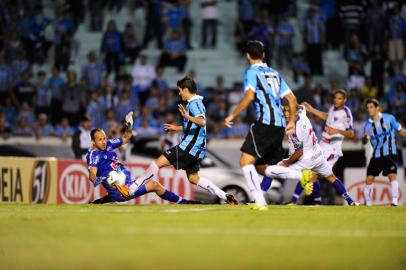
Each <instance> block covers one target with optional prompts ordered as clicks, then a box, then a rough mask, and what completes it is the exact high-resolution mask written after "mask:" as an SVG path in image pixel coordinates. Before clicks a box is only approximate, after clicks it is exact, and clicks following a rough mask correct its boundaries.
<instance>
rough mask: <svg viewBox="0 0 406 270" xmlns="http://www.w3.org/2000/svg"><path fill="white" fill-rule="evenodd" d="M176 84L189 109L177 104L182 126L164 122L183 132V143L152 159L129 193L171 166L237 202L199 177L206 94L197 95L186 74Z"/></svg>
mask: <svg viewBox="0 0 406 270" xmlns="http://www.w3.org/2000/svg"><path fill="white" fill-rule="evenodd" d="M177 86H178V90H179V96H180V97H181V99H182V101H184V102H186V108H185V107H184V106H183V105H179V106H178V107H179V112H180V113H181V115H182V117H183V125H182V126H177V125H173V124H165V131H167V132H182V138H181V142H180V143H179V144H178V145H176V146H174V147H172V148H170V149H168V150H167V151H165V152H164V153H163V154H162V155H161V156H160V157H159V158H158V159H156V160H155V161H153V162H151V164H150V166H149V168H148V169H147V170H146V172H145V173H144V175H143V176H141V177H140V178H138V179H137V181H136V185H132V186H131V187H130V192H134V191H135V190H136V189H137V188H138V187H137V185H138V186H141V185H143V184H144V183H147V182H148V181H150V180H151V179H154V178H156V177H157V175H158V170H159V169H160V168H163V167H167V166H170V165H172V166H174V167H175V168H176V169H177V170H179V169H182V170H185V171H186V175H187V178H188V180H189V182H190V183H191V184H194V185H197V186H199V187H201V188H203V189H204V190H206V191H208V192H210V193H212V194H214V195H216V196H217V197H219V198H220V199H222V200H224V201H225V202H226V203H227V204H231V205H237V204H238V201H237V200H236V199H235V198H234V196H233V195H232V194H226V193H225V192H224V191H223V190H221V189H220V188H218V187H217V186H216V185H215V184H214V183H213V182H211V181H210V180H209V179H206V178H203V177H200V176H199V173H198V172H199V169H200V163H199V162H200V161H201V160H202V159H203V158H204V156H205V154H206V116H205V112H206V109H205V107H204V105H203V102H202V100H203V97H201V96H199V95H197V94H196V91H197V90H196V83H195V82H194V80H193V79H191V78H190V77H184V78H183V79H181V80H179V81H178V82H177ZM135 192H136V191H135Z"/></svg>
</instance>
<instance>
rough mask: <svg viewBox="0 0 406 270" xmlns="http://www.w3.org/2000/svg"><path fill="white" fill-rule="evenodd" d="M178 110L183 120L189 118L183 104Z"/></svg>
mask: <svg viewBox="0 0 406 270" xmlns="http://www.w3.org/2000/svg"><path fill="white" fill-rule="evenodd" d="M178 110H179V112H180V114H181V115H182V117H183V118H186V117H187V116H188V113H187V111H186V109H185V107H183V105H182V104H179V105H178Z"/></svg>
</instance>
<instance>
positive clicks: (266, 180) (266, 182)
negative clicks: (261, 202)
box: [261, 176, 272, 192]
mask: <svg viewBox="0 0 406 270" xmlns="http://www.w3.org/2000/svg"><path fill="white" fill-rule="evenodd" d="M271 185H272V178H271V177H269V176H264V177H263V178H262V182H261V190H262V191H263V192H268V190H269V188H270V187H271Z"/></svg>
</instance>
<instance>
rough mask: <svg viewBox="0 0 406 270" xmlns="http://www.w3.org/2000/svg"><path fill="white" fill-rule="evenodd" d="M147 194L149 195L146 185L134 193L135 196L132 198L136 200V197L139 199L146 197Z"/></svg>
mask: <svg viewBox="0 0 406 270" xmlns="http://www.w3.org/2000/svg"><path fill="white" fill-rule="evenodd" d="M145 193H148V191H147V188H146V187H145V185H141V186H140V187H139V188H138V189H137V190H136V191H135V192H134V194H133V195H132V196H131V197H134V198H136V197H139V196H142V195H144V194H145Z"/></svg>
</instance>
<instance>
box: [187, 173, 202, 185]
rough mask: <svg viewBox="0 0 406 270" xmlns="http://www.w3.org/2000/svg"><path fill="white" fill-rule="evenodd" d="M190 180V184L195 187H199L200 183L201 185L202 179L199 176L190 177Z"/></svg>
mask: <svg viewBox="0 0 406 270" xmlns="http://www.w3.org/2000/svg"><path fill="white" fill-rule="evenodd" d="M188 180H189V182H190V183H191V184H193V185H197V184H198V183H199V180H200V177H199V176H195V175H193V176H192V175H190V176H189V177H188Z"/></svg>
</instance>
